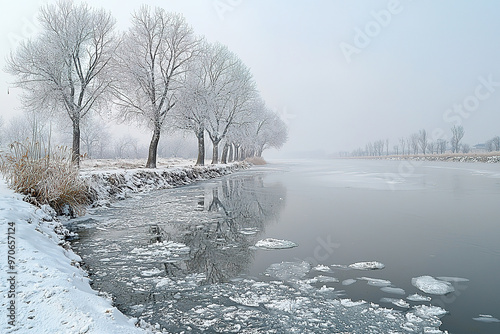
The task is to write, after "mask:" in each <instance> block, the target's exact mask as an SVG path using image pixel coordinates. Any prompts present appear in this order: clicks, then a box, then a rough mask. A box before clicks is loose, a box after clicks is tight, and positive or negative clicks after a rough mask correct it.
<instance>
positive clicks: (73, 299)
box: [0, 175, 151, 334]
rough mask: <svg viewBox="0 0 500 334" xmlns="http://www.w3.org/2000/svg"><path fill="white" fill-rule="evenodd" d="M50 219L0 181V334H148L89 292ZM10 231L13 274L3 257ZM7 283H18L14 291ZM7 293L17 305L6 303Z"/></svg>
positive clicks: (45, 211)
mask: <svg viewBox="0 0 500 334" xmlns="http://www.w3.org/2000/svg"><path fill="white" fill-rule="evenodd" d="M53 218H54V212H53V210H51V209H50V208H49V207H44V208H43V209H39V208H36V207H34V206H33V205H31V204H28V203H26V202H24V201H23V200H22V196H21V195H19V194H15V193H14V192H13V191H12V190H10V189H7V186H6V184H5V181H4V180H3V178H1V175H0V226H1V227H2V233H1V238H0V249H1V253H2V254H3V255H4V256H2V260H1V261H0V268H1V272H2V274H1V276H2V277H1V279H0V288H1V291H2V298H1V311H0V317H1V319H2V321H1V330H0V332H2V333H6V332H7V333H9V332H13V333H28V332H29V333H31V332H36V333H51V334H52V333H68V334H70V333H89V334H90V333H96V334H97V333H109V334H114V333H117V334H118V333H120V334H121V333H148V332H149V333H150V332H151V331H150V330H145V329H142V328H137V327H136V326H135V319H129V318H128V317H126V316H125V315H123V314H122V313H121V312H120V311H118V310H117V309H116V308H115V307H113V306H112V305H111V301H109V300H107V299H105V298H103V297H101V296H99V295H98V294H97V292H96V291H94V290H92V289H91V287H90V285H89V279H88V278H87V274H86V272H85V271H84V270H82V269H81V268H79V266H78V261H80V260H81V259H80V257H79V256H78V255H76V254H75V253H74V252H73V251H71V250H70V249H69V247H68V245H67V244H66V242H65V241H64V237H65V234H67V233H68V231H67V230H66V229H65V228H64V227H63V226H62V225H61V223H60V222H57V221H55V220H54V219H53ZM8 227H11V228H15V233H14V234H11V236H13V237H14V239H13V238H10V239H9V241H12V240H15V255H14V257H15V265H14V267H12V268H9V267H10V266H8V263H7V256H6V255H7V229H8ZM11 232H13V230H11ZM12 244H13V243H10V244H9V245H12ZM10 272H14V273H15V274H8V273H10ZM8 278H9V279H11V280H12V279H14V280H15V281H16V284H15V288H12V287H11V286H10V284H9V283H8V280H7V279H8ZM8 284H9V286H8ZM9 290H10V291H11V292H10V293H11V294H12V293H15V295H16V296H15V299H14V298H9V296H8V293H9ZM14 290H15V292H14ZM11 300H15V306H16V309H15V311H14V312H12V314H13V315H15V322H14V326H10V325H9V324H8V323H7V320H6V319H8V317H7V314H5V313H6V312H7V307H8V305H10V303H11ZM9 313H10V312H9ZM9 320H10V319H9Z"/></svg>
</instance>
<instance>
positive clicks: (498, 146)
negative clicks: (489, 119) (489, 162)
mask: <svg viewBox="0 0 500 334" xmlns="http://www.w3.org/2000/svg"><path fill="white" fill-rule="evenodd" d="M491 142H492V144H493V149H494V150H495V151H500V137H499V136H496V137H493V139H491Z"/></svg>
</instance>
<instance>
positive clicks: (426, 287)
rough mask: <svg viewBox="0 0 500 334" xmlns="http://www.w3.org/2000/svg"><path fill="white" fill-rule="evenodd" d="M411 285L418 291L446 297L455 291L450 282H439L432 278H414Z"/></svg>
mask: <svg viewBox="0 0 500 334" xmlns="http://www.w3.org/2000/svg"><path fill="white" fill-rule="evenodd" d="M411 284H413V286H414V287H416V288H417V289H419V290H421V291H423V292H425V293H428V294H432V295H445V294H447V293H450V292H453V291H455V288H454V287H453V286H452V285H451V283H450V282H447V281H441V280H437V279H435V278H434V277H432V276H420V277H415V278H412V280H411Z"/></svg>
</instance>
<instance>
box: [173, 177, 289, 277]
mask: <svg viewBox="0 0 500 334" xmlns="http://www.w3.org/2000/svg"><path fill="white" fill-rule="evenodd" d="M285 195H286V189H285V188H284V187H283V186H282V185H280V184H273V185H265V184H264V180H263V178H262V177H261V176H256V177H251V176H250V177H244V178H225V179H222V180H221V182H220V183H218V184H217V185H214V186H213V187H211V188H208V189H205V192H204V196H203V198H202V199H199V201H198V204H199V205H200V204H201V203H203V210H204V211H205V212H209V213H215V217H213V216H212V219H211V221H210V222H208V223H205V224H202V225H200V224H183V225H179V224H177V227H178V228H179V230H178V233H179V234H180V238H178V239H177V238H175V239H177V240H178V241H180V242H182V243H184V244H185V245H187V246H188V247H189V248H190V250H191V251H190V254H189V259H187V260H186V268H187V273H204V274H205V275H206V283H220V282H226V281H227V280H228V279H230V278H232V277H236V276H237V275H239V274H241V273H244V272H245V271H246V270H247V269H248V267H249V265H250V263H251V262H252V260H253V253H254V250H253V249H252V247H251V246H253V245H254V244H255V238H256V236H258V235H259V234H260V232H262V231H263V230H264V228H265V225H266V224H269V223H271V222H273V221H274V220H275V219H277V217H278V215H279V211H280V210H281V209H282V208H283V206H284V202H285Z"/></svg>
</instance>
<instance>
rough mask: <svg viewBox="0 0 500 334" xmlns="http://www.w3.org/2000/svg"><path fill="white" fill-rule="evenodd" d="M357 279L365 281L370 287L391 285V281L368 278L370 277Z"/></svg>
mask: <svg viewBox="0 0 500 334" xmlns="http://www.w3.org/2000/svg"><path fill="white" fill-rule="evenodd" d="M358 279H359V280H363V281H367V283H366V284H368V285H372V286H378V287H383V286H389V285H391V281H388V280H385V279H379V278H370V277H360V278H358Z"/></svg>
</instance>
